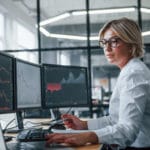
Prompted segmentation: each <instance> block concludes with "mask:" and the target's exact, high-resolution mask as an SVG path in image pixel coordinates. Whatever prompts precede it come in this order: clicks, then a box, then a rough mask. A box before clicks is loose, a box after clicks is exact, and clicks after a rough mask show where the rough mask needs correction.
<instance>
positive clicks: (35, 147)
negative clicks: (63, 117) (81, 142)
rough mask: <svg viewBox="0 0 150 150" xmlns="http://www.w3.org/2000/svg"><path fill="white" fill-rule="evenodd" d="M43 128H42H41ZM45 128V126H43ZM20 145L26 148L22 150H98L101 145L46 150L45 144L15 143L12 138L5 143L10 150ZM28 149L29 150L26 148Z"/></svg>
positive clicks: (14, 139) (33, 120)
mask: <svg viewBox="0 0 150 150" xmlns="http://www.w3.org/2000/svg"><path fill="white" fill-rule="evenodd" d="M49 120H50V119H25V120H24V121H25V122H26V121H30V122H35V123H38V122H46V121H49ZM42 127H43V126H42ZM44 128H46V126H44ZM7 135H11V136H13V137H16V136H17V134H15V133H7ZM17 144H18V145H22V144H24V145H25V146H26V147H27V148H24V150H30V148H31V150H100V149H101V147H102V145H100V144H95V145H86V146H80V147H63V148H62V147H61V148H60V147H50V148H47V147H45V142H17V141H16V138H13V140H12V141H10V142H8V143H7V146H8V148H9V149H10V150H18V149H16V148H13V146H14V147H15V145H17ZM28 147H29V148H28Z"/></svg>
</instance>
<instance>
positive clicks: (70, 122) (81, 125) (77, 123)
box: [62, 114, 88, 130]
mask: <svg viewBox="0 0 150 150" xmlns="http://www.w3.org/2000/svg"><path fill="white" fill-rule="evenodd" d="M62 119H63V120H64V124H65V126H67V127H68V128H71V129H75V130H87V129H88V127H87V121H82V120H80V119H79V118H78V117H76V116H73V115H70V114H64V115H62Z"/></svg>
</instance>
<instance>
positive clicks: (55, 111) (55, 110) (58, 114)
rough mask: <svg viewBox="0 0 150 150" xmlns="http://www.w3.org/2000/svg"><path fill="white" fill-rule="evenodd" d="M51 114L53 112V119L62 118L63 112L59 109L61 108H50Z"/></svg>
mask: <svg viewBox="0 0 150 150" xmlns="http://www.w3.org/2000/svg"><path fill="white" fill-rule="evenodd" d="M50 114H51V119H52V120H59V119H61V112H60V111H59V108H53V109H50Z"/></svg>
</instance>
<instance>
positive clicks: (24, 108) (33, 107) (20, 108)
mask: <svg viewBox="0 0 150 150" xmlns="http://www.w3.org/2000/svg"><path fill="white" fill-rule="evenodd" d="M17 62H19V63H23V64H25V65H31V66H33V67H38V68H39V69H40V92H41V93H40V104H39V106H31V107H29V106H24V107H19V106H18V101H19V99H18V90H17V88H18V87H17V86H18V85H17ZM30 75H31V80H34V77H32V74H30ZM15 80H16V109H17V111H21V110H28V109H38V108H42V80H41V65H39V64H35V63H31V62H27V61H25V60H21V59H15ZM33 92H34V90H33Z"/></svg>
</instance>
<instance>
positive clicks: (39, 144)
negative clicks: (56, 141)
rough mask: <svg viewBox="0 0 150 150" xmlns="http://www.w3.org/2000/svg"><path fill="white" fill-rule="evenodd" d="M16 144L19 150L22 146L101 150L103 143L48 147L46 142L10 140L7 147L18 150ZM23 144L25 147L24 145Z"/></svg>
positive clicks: (46, 149)
mask: <svg viewBox="0 0 150 150" xmlns="http://www.w3.org/2000/svg"><path fill="white" fill-rule="evenodd" d="M16 146H19V150H20V149H21V148H22V149H24V150H100V149H101V147H102V145H100V144H95V145H86V146H80V147H68V146H63V147H60V146H59V147H57V146H54V147H53V146H50V147H46V146H45V142H16V141H15V142H14V141H13V142H8V143H7V147H8V150H18V148H16ZM22 146H23V147H22Z"/></svg>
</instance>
